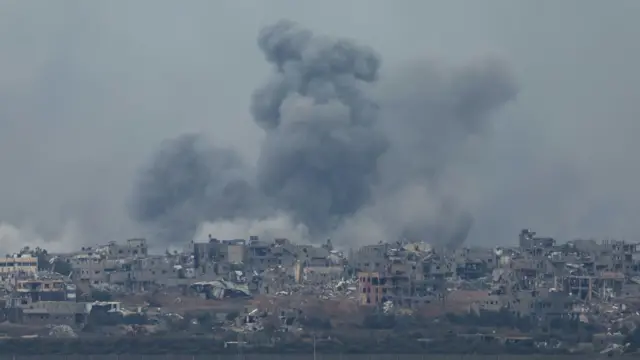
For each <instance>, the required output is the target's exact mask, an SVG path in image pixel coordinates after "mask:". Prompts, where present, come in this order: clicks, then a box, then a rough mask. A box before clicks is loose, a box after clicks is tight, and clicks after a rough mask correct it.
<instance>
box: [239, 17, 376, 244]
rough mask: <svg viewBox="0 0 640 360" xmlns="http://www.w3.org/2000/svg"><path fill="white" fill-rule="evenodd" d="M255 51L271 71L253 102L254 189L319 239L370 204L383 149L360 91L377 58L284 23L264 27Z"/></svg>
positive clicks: (371, 77)
mask: <svg viewBox="0 0 640 360" xmlns="http://www.w3.org/2000/svg"><path fill="white" fill-rule="evenodd" d="M258 45H259V47H260V49H261V50H262V51H263V53H264V54H265V57H266V59H267V61H269V62H270V63H271V64H273V65H274V69H275V73H274V74H273V77H272V79H271V80H270V81H269V82H268V83H267V84H266V85H265V86H264V87H262V88H260V89H258V90H256V92H255V93H254V95H253V99H252V100H253V101H252V107H251V109H252V113H253V115H254V119H255V121H256V123H257V124H258V125H260V126H262V127H263V128H264V129H265V131H266V139H265V142H264V144H263V146H262V152H261V155H260V158H259V161H258V164H257V165H258V168H257V176H258V185H259V187H260V189H261V190H262V191H263V192H264V194H265V195H266V196H268V197H270V198H272V199H274V200H275V204H276V205H277V206H278V207H279V208H281V209H283V210H284V211H287V212H289V213H290V214H291V215H292V216H293V218H294V220H295V221H297V222H301V223H303V224H305V225H306V226H307V227H308V229H309V231H310V233H311V234H312V236H321V235H325V234H327V233H329V232H330V231H332V230H333V229H335V228H336V227H337V226H338V225H339V224H340V222H341V220H342V219H343V218H344V217H345V216H350V215H353V214H355V213H356V212H357V211H358V210H359V209H360V208H361V207H362V206H363V205H364V204H366V203H367V202H368V201H369V200H370V197H371V186H372V184H373V182H374V181H375V177H376V165H377V161H378V158H379V157H380V156H381V155H382V154H383V153H384V151H385V150H386V148H387V142H386V139H385V137H384V135H383V134H382V133H380V132H378V131H377V130H376V128H375V127H374V125H375V115H376V106H375V104H374V103H373V102H372V101H371V99H369V98H368V97H367V96H366V95H365V92H364V91H363V90H362V86H363V85H365V84H367V83H371V82H373V81H375V80H376V78H377V73H378V69H379V66H380V60H379V58H378V56H377V55H376V54H375V53H374V52H373V51H372V50H371V49H369V48H367V47H363V46H359V45H357V44H355V43H353V42H351V41H348V40H343V39H338V40H336V39H329V38H324V37H321V36H317V35H314V34H313V33H311V32H310V31H309V30H306V29H304V28H301V27H300V26H298V25H297V24H295V23H292V22H289V21H281V22H279V23H277V24H275V25H272V26H269V27H266V28H265V29H264V30H263V31H262V32H261V33H260V35H259V37H258Z"/></svg>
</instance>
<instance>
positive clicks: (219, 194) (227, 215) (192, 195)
mask: <svg viewBox="0 0 640 360" xmlns="http://www.w3.org/2000/svg"><path fill="white" fill-rule="evenodd" d="M248 178H249V176H248V170H247V168H246V167H245V165H244V163H243V162H242V159H241V158H240V156H239V155H238V154H237V153H235V152H234V151H233V150H230V149H223V148H217V147H214V146H210V145H209V144H207V142H206V141H205V140H204V139H202V138H201V137H200V136H198V135H193V134H186V135H181V136H179V137H177V138H175V139H172V140H168V141H166V142H165V143H164V144H162V146H161V148H160V150H159V151H158V152H157V153H156V154H155V156H154V157H153V159H151V163H150V165H149V166H147V167H146V168H144V169H143V170H142V171H141V174H140V176H139V179H138V182H137V183H136V185H135V189H134V193H135V197H134V198H133V202H132V203H131V210H132V215H133V217H134V218H135V219H136V220H138V221H140V222H142V223H145V224H147V225H151V226H152V228H153V230H155V233H154V234H153V235H154V237H155V238H156V239H158V240H159V241H162V242H165V243H175V242H185V241H189V240H191V239H193V237H194V235H195V234H196V231H197V229H198V227H199V225H200V224H202V223H203V222H206V221H216V220H227V219H234V218H237V217H247V216H250V215H252V214H257V212H258V210H259V202H258V200H257V198H256V196H257V194H256V192H255V191H254V190H253V187H252V186H251V185H250V183H249V181H248Z"/></svg>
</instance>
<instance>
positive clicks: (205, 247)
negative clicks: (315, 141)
mask: <svg viewBox="0 0 640 360" xmlns="http://www.w3.org/2000/svg"><path fill="white" fill-rule="evenodd" d="M148 245H149V244H148V243H147V241H146V240H145V239H129V240H127V241H125V242H124V243H116V242H111V243H109V244H106V245H103V246H93V247H82V248H80V249H79V250H78V251H75V252H70V253H66V254H48V259H49V260H48V263H47V264H42V263H39V258H41V257H39V256H35V255H34V256H32V255H30V254H28V253H26V254H21V255H16V256H10V257H6V258H0V279H1V280H2V281H1V282H0V284H1V285H0V296H1V297H0V299H2V300H0V301H2V302H3V304H2V306H3V307H4V310H5V311H4V312H3V314H4V315H3V316H4V317H5V319H3V320H5V321H10V322H16V323H23V324H24V323H29V324H34V323H35V324H49V325H51V324H54V325H59V324H64V325H67V326H72V327H77V328H81V327H82V326H83V324H85V323H86V321H87V318H88V317H89V315H90V314H91V311H96V309H100V311H122V308H121V305H120V303H118V302H105V301H103V302H96V299H95V297H92V293H94V292H96V291H101V292H106V293H112V294H118V295H119V296H125V297H126V296H127V295H134V294H140V293H149V292H153V291H157V290H158V289H163V290H167V289H178V292H179V293H180V294H181V296H182V297H183V298H187V297H196V298H200V299H202V300H207V301H212V302H223V301H225V299H226V298H253V297H256V296H265V297H286V296H292V294H298V295H299V294H310V295H312V296H314V297H317V298H321V299H326V300H331V299H332V298H336V297H340V299H342V300H348V301H350V302H352V303H355V304H357V306H359V307H360V308H362V309H367V308H374V309H375V308H379V309H384V311H390V309H405V310H407V309H408V310H410V311H425V312H429V313H434V314H435V313H441V314H442V313H447V312H471V313H476V314H480V313H483V312H503V313H504V312H508V313H510V314H512V315H514V316H516V317H521V318H522V317H529V318H535V319H537V320H538V321H542V324H550V323H551V322H552V321H553V320H554V319H564V318H571V319H580V321H584V322H596V321H597V322H606V323H607V326H608V327H612V326H613V324H614V323H625V324H626V323H627V317H630V315H629V312H628V311H626V310H625V309H628V307H625V306H622V305H621V304H623V303H627V300H629V299H637V298H640V247H639V246H638V244H636V243H628V242H624V241H602V242H596V241H593V240H575V241H570V242H568V243H563V244H559V243H557V242H556V241H555V240H554V239H552V238H548V237H539V236H537V235H536V233H535V232H533V231H530V230H522V232H521V233H520V235H519V239H518V244H517V246H513V247H501V248H472V247H464V248H458V249H456V250H453V251H452V250H445V249H438V248H435V247H432V246H431V245H430V244H428V243H426V242H425V243H408V242H394V243H382V242H381V243H379V244H375V245H367V246H363V247H361V248H358V249H353V250H350V251H349V252H348V254H345V253H343V252H341V251H338V250H337V249H334V246H333V245H332V243H331V241H330V240H329V241H327V242H326V243H325V244H322V245H319V246H312V245H303V244H296V243H294V242H292V241H290V240H288V239H273V240H272V241H263V240H261V239H259V238H258V237H255V236H252V237H250V238H249V239H234V240H218V239H215V238H213V237H211V236H209V239H207V240H206V241H204V242H191V243H189V244H188V245H187V247H186V249H185V250H184V251H181V252H168V251H167V252H166V253H164V254H160V255H154V254H152V253H151V252H150V251H149V246H148ZM41 261H42V259H41V260H40V262H41ZM61 265H64V267H65V268H67V269H69V271H68V273H66V274H64V275H61V274H59V273H58V271H56V267H60V266H61ZM612 309H614V310H612ZM603 314H606V315H603ZM634 314H635V313H634ZM628 315H629V316H628ZM603 316H605V317H606V318H603ZM636 317H637V316H636ZM633 326H635V325H633Z"/></svg>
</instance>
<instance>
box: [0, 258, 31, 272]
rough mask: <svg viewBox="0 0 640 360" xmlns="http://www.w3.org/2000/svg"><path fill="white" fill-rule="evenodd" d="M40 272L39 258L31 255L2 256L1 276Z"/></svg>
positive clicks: (0, 262)
mask: <svg viewBox="0 0 640 360" xmlns="http://www.w3.org/2000/svg"><path fill="white" fill-rule="evenodd" d="M37 272H38V258H37V257H34V256H29V255H21V256H16V257H2V258H0V276H6V275H8V274H13V273H24V274H30V275H34V274H35V273H37Z"/></svg>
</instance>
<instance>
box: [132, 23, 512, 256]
mask: <svg viewBox="0 0 640 360" xmlns="http://www.w3.org/2000/svg"><path fill="white" fill-rule="evenodd" d="M258 45H259V48H260V49H261V50H262V52H263V53H264V55H265V58H266V60H267V61H268V62H269V63H270V64H271V65H272V66H273V73H272V74H271V77H270V78H269V79H268V81H267V82H266V83H265V84H264V86H262V87H260V88H258V89H257V90H256V91H255V92H254V94H253V97H252V99H251V100H252V101H251V112H252V114H253V117H254V120H255V122H256V124H257V125H259V126H260V127H261V128H262V129H263V130H264V132H265V138H264V143H263V144H262V147H261V153H260V156H259V158H258V161H257V163H256V166H255V168H253V169H251V170H250V169H248V168H246V167H244V166H243V164H242V162H241V161H240V160H239V158H238V156H237V155H235V153H234V152H233V151H231V150H223V149H216V148H212V147H208V146H206V144H203V143H201V140H202V139H198V138H197V137H194V136H183V137H180V138H178V139H177V140H173V141H171V142H169V143H167V145H165V146H164V147H163V148H162V149H161V150H160V151H159V152H158V154H157V155H156V157H155V158H154V159H153V161H152V165H151V166H150V168H149V169H147V171H145V172H144V173H143V176H142V178H141V181H140V182H139V183H138V186H137V187H136V191H135V192H134V195H135V196H134V198H133V203H132V205H133V209H134V212H133V213H134V215H135V218H136V219H137V220H138V221H140V222H142V223H146V224H147V225H152V227H154V228H157V229H161V230H162V233H164V234H166V235H164V236H162V239H163V240H164V241H176V240H178V239H189V238H190V237H192V236H193V235H194V234H195V232H196V231H197V230H198V228H199V227H201V226H202V224H203V223H210V224H209V225H206V226H207V227H208V229H213V230H216V231H222V232H229V230H230V229H231V230H232V231H236V232H239V233H242V236H246V234H244V232H246V231H257V232H262V233H264V232H267V231H268V230H269V229H268V228H269V227H270V226H271V227H279V226H281V227H286V228H287V229H280V232H281V233H282V232H287V233H289V234H304V235H299V236H308V238H309V239H311V240H312V241H313V240H315V241H319V240H321V239H323V238H324V237H333V238H334V241H336V242H343V243H365V242H377V241H380V240H396V239H400V238H405V239H411V240H427V241H430V242H432V243H438V244H441V245H447V246H451V247H455V246H459V245H460V244H461V243H462V242H464V241H465V239H466V237H467V235H468V233H469V230H470V228H471V226H472V224H473V211H474V209H473V200H474V199H473V196H471V194H472V192H470V191H469V190H468V189H469V187H470V186H471V185H472V183H473V182H472V181H469V180H468V179H473V171H472V168H473V167H472V166H467V165H468V164H469V163H472V162H473V156H474V155H476V154H477V153H481V151H478V150H479V149H481V148H482V146H481V145H482V143H483V141H485V140H486V139H487V138H488V137H489V136H490V130H491V123H490V120H491V117H492V114H493V113H494V112H495V111H496V110H497V109H499V108H500V107H501V106H503V105H504V104H505V103H507V102H508V101H510V100H512V99H513V98H514V97H515V95H516V92H517V89H516V86H515V85H514V82H513V80H512V78H511V76H510V73H509V72H508V70H507V67H506V66H505V65H504V64H503V63H500V62H497V61H480V62H478V63H477V64H472V65H471V66H468V67H463V68H453V69H449V68H438V67H436V66H434V65H433V64H417V65H415V66H414V65H410V66H407V67H405V68H403V69H401V70H399V71H397V72H395V71H393V70H391V71H390V72H388V73H387V74H385V75H386V76H385V77H383V80H382V81H378V78H379V70H380V65H381V60H380V58H379V56H378V55H377V54H376V53H375V52H374V51H373V50H372V49H370V48H368V47H366V46H362V45H358V44H356V43H354V42H352V41H350V40H345V39H332V38H328V37H324V36H318V35H315V34H313V33H312V32H311V31H309V30H307V29H305V28H303V27H301V26H300V25H298V24H296V23H293V22H290V21H281V22H278V23H276V24H275V25H272V26H268V27H266V28H264V29H263V30H262V31H261V32H260V34H259V36H258ZM478 144H480V145H478ZM282 214H284V215H282ZM283 216H285V217H286V219H284V220H283ZM270 218H271V220H269V219H270ZM274 219H275V220H274ZM301 229H303V230H301ZM272 230H273V229H272ZM276 232H277V231H276ZM271 233H272V234H273V231H272V232H271Z"/></svg>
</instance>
